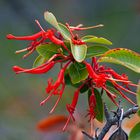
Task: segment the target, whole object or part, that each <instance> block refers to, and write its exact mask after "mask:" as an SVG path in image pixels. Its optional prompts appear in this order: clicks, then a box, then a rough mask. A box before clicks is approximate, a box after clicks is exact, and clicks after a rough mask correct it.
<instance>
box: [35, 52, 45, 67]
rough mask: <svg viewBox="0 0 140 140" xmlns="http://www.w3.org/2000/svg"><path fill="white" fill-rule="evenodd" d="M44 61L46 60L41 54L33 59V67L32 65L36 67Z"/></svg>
mask: <svg viewBox="0 0 140 140" xmlns="http://www.w3.org/2000/svg"><path fill="white" fill-rule="evenodd" d="M45 61H46V58H44V57H42V56H41V55H39V56H38V57H37V58H36V59H35V61H34V63H33V67H34V68H35V67H38V66H40V65H41V64H43V63H44V62H45Z"/></svg>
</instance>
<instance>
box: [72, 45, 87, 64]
mask: <svg viewBox="0 0 140 140" xmlns="http://www.w3.org/2000/svg"><path fill="white" fill-rule="evenodd" d="M71 51H72V54H73V57H74V59H75V60H76V61H77V62H82V61H83V60H84V59H85V58H86V54H87V45H86V44H84V45H74V44H72V43H71Z"/></svg>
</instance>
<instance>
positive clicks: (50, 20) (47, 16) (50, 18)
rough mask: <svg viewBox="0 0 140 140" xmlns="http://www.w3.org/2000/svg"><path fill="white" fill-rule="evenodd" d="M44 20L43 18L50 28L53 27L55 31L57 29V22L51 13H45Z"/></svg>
mask: <svg viewBox="0 0 140 140" xmlns="http://www.w3.org/2000/svg"><path fill="white" fill-rule="evenodd" d="M44 18H45V20H46V21H47V22H48V23H49V24H51V25H52V26H54V27H55V28H56V29H58V28H59V25H58V22H57V20H56V17H55V16H54V15H53V14H52V13H51V12H48V11H46V12H45V13H44Z"/></svg>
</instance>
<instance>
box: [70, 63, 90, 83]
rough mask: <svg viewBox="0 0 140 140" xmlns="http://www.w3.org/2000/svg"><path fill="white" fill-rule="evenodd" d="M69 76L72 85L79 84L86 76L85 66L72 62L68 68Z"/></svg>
mask: <svg viewBox="0 0 140 140" xmlns="http://www.w3.org/2000/svg"><path fill="white" fill-rule="evenodd" d="M69 76H70V79H71V82H72V83H73V84H76V83H79V82H80V81H82V80H84V79H86V78H87V76H88V72H87V69H86V66H85V65H84V64H82V63H77V62H74V63H72V64H71V65H70V67H69Z"/></svg>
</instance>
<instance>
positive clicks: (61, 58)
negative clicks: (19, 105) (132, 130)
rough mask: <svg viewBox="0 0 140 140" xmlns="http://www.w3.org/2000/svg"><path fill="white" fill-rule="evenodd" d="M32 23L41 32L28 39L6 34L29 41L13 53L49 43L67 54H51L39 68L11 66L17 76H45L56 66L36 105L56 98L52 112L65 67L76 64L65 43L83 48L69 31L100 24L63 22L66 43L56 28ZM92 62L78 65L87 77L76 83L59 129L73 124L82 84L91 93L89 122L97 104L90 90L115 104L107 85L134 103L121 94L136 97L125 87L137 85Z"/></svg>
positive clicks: (62, 82)
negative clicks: (44, 93) (65, 118)
mask: <svg viewBox="0 0 140 140" xmlns="http://www.w3.org/2000/svg"><path fill="white" fill-rule="evenodd" d="M36 23H37V25H38V26H39V27H40V29H41V31H40V32H38V33H36V34H34V35H31V36H22V37H17V36H14V35H11V34H9V35H7V39H15V40H27V41H31V43H30V44H29V46H28V47H27V48H25V49H23V50H19V51H16V53H20V52H24V51H29V52H28V53H27V54H25V55H24V56H23V57H24V58H25V57H27V56H29V55H30V54H31V53H32V52H33V51H34V50H36V48H37V47H38V46H40V45H41V44H50V43H52V44H54V45H56V46H60V47H61V49H62V50H65V51H66V52H67V53H63V51H60V52H57V53H55V54H54V55H52V56H51V57H50V58H49V59H48V60H46V61H45V62H44V63H42V64H41V65H40V66H38V67H35V68H31V69H25V68H22V67H19V66H14V67H13V70H14V71H15V73H16V74H19V73H30V74H44V73H47V72H48V71H49V70H51V69H52V68H53V67H54V66H55V64H57V63H60V71H59V73H58V78H57V80H56V81H55V82H54V81H53V79H52V78H50V79H48V86H47V87H46V93H48V96H47V98H46V99H45V100H43V101H42V102H41V103H40V105H44V104H45V103H46V102H47V101H48V100H49V99H50V98H51V97H52V95H57V96H58V99H57V101H56V103H55V105H54V106H53V108H52V109H51V111H50V113H52V112H53V111H54V110H55V108H56V106H57V105H58V103H59V101H60V99H61V97H62V95H63V93H64V89H65V86H66V83H65V80H66V79H65V72H66V70H69V67H70V65H71V64H74V63H75V62H76V60H75V59H74V57H73V54H72V51H71V49H70V48H69V47H68V46H67V45H66V43H65V42H66V41H67V42H68V43H69V44H71V43H72V44H74V45H78V46H79V47H81V46H80V45H83V44H86V45H87V43H86V42H84V41H83V40H82V39H80V38H79V36H78V35H77V34H76V35H74V34H73V32H74V31H81V30H85V29H90V28H95V27H101V26H102V25H97V26H92V27H87V28H82V27H81V26H82V25H81V24H80V25H78V26H76V27H73V26H69V24H68V23H66V26H65V28H66V29H67V31H68V32H69V34H70V36H71V37H70V40H69V41H68V40H65V39H64V37H63V34H62V33H61V32H60V31H57V30H56V29H53V28H52V29H48V30H47V31H45V30H44V29H43V28H42V27H41V25H40V23H39V22H38V21H37V20H36ZM73 47H74V46H73ZM96 59H97V58H96V57H92V63H91V64H90V63H88V62H87V61H86V60H84V61H82V62H81V64H83V65H84V66H85V68H86V72H87V76H86V77H85V78H84V79H81V80H80V82H79V83H80V86H79V87H78V88H77V89H76V91H75V92H74V96H73V99H72V103H71V104H67V105H66V108H67V110H68V112H69V117H68V119H67V122H66V124H65V126H64V128H63V130H65V129H66V127H67V125H68V123H69V121H70V120H71V119H72V120H73V121H74V120H75V118H74V116H73V115H74V111H75V108H76V105H77V102H78V97H79V95H80V92H81V89H82V88H83V87H84V86H85V85H87V86H88V91H90V93H91V94H90V95H89V109H88V114H87V115H88V116H89V120H92V119H94V118H95V117H96V110H95V108H96V105H97V101H96V97H95V93H94V90H98V89H101V92H102V93H104V91H105V92H106V94H107V95H108V97H109V98H110V99H111V100H112V102H113V103H115V104H116V105H118V104H117V103H116V101H115V99H116V97H117V96H116V94H114V93H112V92H111V91H110V90H109V89H108V85H107V83H108V82H109V83H110V84H111V85H112V87H113V88H114V89H115V90H116V91H117V92H118V93H119V94H120V95H121V96H122V97H123V98H125V99H126V100H128V101H129V102H131V103H133V104H135V103H134V102H133V101H132V100H131V99H130V98H128V97H127V96H126V95H125V94H124V93H123V91H124V92H128V93H130V94H134V95H136V94H135V93H134V92H133V91H131V90H130V89H129V87H128V86H137V85H135V84H133V83H132V82H131V81H129V80H128V77H127V76H126V75H125V74H122V75H120V74H118V73H117V72H115V71H114V70H113V69H111V68H108V67H106V66H102V65H99V63H98V62H97V60H96ZM76 63H78V62H76ZM72 85H73V84H72Z"/></svg>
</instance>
